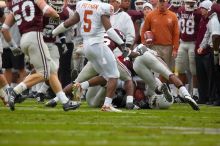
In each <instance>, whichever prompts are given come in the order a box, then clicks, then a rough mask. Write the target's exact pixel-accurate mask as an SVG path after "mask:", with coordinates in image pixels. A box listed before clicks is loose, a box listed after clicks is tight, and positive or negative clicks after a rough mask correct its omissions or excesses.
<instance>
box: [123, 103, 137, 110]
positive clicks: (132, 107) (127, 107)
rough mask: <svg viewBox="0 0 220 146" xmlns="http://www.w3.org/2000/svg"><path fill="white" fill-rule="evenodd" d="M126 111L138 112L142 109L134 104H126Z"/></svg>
mask: <svg viewBox="0 0 220 146" xmlns="http://www.w3.org/2000/svg"><path fill="white" fill-rule="evenodd" d="M126 109H128V110H132V109H133V110H138V109H140V107H139V106H137V105H135V104H134V103H126Z"/></svg>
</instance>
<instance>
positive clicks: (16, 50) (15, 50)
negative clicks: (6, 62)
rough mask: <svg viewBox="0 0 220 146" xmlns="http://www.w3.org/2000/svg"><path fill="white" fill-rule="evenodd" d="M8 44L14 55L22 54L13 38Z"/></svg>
mask: <svg viewBox="0 0 220 146" xmlns="http://www.w3.org/2000/svg"><path fill="white" fill-rule="evenodd" d="M8 44H9V48H10V49H11V51H12V53H13V55H14V56H18V55H21V54H22V51H21V48H20V47H18V46H17V44H16V43H15V41H14V40H11V42H9V43H8Z"/></svg>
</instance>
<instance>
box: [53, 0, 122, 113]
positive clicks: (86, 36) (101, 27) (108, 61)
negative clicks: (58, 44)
mask: <svg viewBox="0 0 220 146" xmlns="http://www.w3.org/2000/svg"><path fill="white" fill-rule="evenodd" d="M113 11H114V9H113V7H112V6H111V5H109V4H106V3H102V2H100V1H98V0H92V1H79V2H78V3H77V5H76V12H75V13H74V15H73V16H72V17H70V18H69V19H67V20H66V21H65V22H64V23H61V24H60V25H59V26H58V27H57V28H55V29H54V30H53V32H52V34H53V35H54V36H56V35H58V34H60V33H62V32H64V31H66V30H67V29H68V27H70V26H72V25H74V24H76V23H78V22H80V23H81V35H82V37H83V46H84V47H83V48H84V50H83V52H84V54H85V56H86V58H87V59H88V60H89V61H90V62H91V63H92V65H93V67H94V69H95V71H96V72H97V73H99V74H100V76H102V77H103V78H105V79H106V80H107V82H108V83H107V92H106V97H105V102H104V104H103V106H102V108H101V110H102V111H112V112H120V111H121V110H118V109H116V108H114V107H113V106H112V97H113V95H114V92H115V90H116V84H117V79H118V77H119V71H118V68H117V64H116V59H115V57H114V54H113V53H112V51H111V50H110V48H109V47H107V45H105V44H104V40H103V39H104V34H105V30H106V33H107V34H108V36H109V37H110V38H111V39H112V40H114V41H115V42H117V44H118V45H120V46H121V47H122V48H123V49H125V48H126V47H125V45H124V41H123V40H122V39H121V38H120V37H119V36H118V34H117V33H116V32H115V30H114V29H113V28H112V27H111V23H110V19H109V16H110V15H111V14H112V13H113ZM83 86H85V87H88V86H89V84H88V83H85V84H84V85H83ZM82 88H83V87H82Z"/></svg>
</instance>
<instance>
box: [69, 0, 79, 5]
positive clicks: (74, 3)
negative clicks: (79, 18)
mask: <svg viewBox="0 0 220 146" xmlns="http://www.w3.org/2000/svg"><path fill="white" fill-rule="evenodd" d="M76 2H77V0H68V1H67V4H68V5H70V6H75V5H76Z"/></svg>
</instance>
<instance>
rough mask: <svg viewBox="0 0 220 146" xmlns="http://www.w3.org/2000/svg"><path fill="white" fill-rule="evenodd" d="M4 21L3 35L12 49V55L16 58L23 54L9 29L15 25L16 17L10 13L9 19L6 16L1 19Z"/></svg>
mask: <svg viewBox="0 0 220 146" xmlns="http://www.w3.org/2000/svg"><path fill="white" fill-rule="evenodd" d="M4 19H5V21H4V23H3V25H2V30H1V31H2V35H3V37H4V39H5V41H6V42H7V43H8V44H9V47H10V49H11V50H12V53H13V55H14V56H16V55H19V54H22V52H21V49H20V48H19V47H18V46H17V44H16V43H15V41H14V39H13V38H12V36H11V33H10V32H9V28H10V27H11V26H12V25H13V24H14V22H15V21H14V15H13V14H12V13H9V14H8V15H7V17H6V18H5V16H3V17H1V22H2V21H3V20H4Z"/></svg>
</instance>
